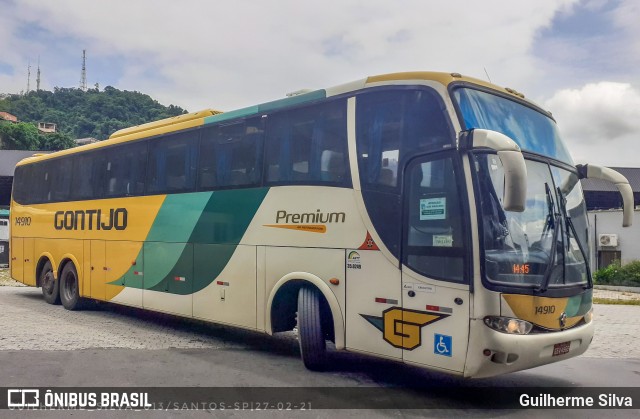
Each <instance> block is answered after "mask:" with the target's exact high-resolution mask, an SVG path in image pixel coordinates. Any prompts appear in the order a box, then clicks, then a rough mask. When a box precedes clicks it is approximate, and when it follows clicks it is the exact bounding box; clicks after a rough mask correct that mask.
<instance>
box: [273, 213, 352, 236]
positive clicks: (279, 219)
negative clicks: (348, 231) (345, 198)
mask: <svg viewBox="0 0 640 419" xmlns="http://www.w3.org/2000/svg"><path fill="white" fill-rule="evenodd" d="M346 219H347V215H346V214H345V213H344V212H322V211H320V210H319V209H317V210H316V212H305V213H295V212H293V213H292V212H287V211H284V210H280V211H277V212H276V223H275V224H265V225H264V226H265V227H275V228H285V229H289V230H299V231H307V232H311V233H326V232H327V224H332V223H344V222H345V221H346Z"/></svg>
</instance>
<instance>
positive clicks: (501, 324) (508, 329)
mask: <svg viewBox="0 0 640 419" xmlns="http://www.w3.org/2000/svg"><path fill="white" fill-rule="evenodd" d="M484 324H486V325H487V326H489V327H490V328H492V329H493V330H497V331H498V332H502V333H508V334H510V335H526V334H528V333H529V332H530V331H531V329H532V328H533V325H532V324H531V323H529V322H527V321H524V320H520V319H514V318H511V317H499V316H487V317H485V318H484Z"/></svg>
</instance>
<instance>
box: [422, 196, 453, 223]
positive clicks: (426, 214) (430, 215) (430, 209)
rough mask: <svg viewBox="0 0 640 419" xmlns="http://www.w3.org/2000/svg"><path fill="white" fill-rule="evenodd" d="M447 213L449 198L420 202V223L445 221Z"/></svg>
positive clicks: (429, 199) (428, 199)
mask: <svg viewBox="0 0 640 419" xmlns="http://www.w3.org/2000/svg"><path fill="white" fill-rule="evenodd" d="M446 212H447V198H444V197H443V198H427V199H421V200H420V221H425V220H444V219H445V214H446Z"/></svg>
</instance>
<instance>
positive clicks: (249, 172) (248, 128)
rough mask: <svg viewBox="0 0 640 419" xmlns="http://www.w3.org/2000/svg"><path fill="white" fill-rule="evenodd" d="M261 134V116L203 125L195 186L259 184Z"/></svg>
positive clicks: (200, 187)
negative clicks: (210, 125) (212, 125)
mask: <svg viewBox="0 0 640 419" xmlns="http://www.w3.org/2000/svg"><path fill="white" fill-rule="evenodd" d="M262 135H263V130H262V118H250V119H247V120H242V121H239V122H235V123H232V124H227V125H222V126H214V127H211V128H206V129H205V130H204V131H203V134H202V141H201V144H200V161H199V164H198V167H199V169H198V171H199V172H198V179H199V180H198V188H199V189H200V190H207V189H215V188H225V187H231V186H257V185H259V184H260V180H261V179H260V175H261V173H262V169H261V163H262V158H261V156H262Z"/></svg>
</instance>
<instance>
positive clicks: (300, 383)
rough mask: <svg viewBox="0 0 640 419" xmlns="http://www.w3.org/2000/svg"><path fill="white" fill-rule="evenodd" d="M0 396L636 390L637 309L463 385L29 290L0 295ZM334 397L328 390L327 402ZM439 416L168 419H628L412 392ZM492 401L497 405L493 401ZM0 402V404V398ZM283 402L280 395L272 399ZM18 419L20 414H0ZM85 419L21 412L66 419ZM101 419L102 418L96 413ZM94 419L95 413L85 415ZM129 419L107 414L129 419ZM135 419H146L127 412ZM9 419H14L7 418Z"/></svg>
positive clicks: (603, 309)
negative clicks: (326, 362)
mask: <svg viewBox="0 0 640 419" xmlns="http://www.w3.org/2000/svg"><path fill="white" fill-rule="evenodd" d="M0 310H1V311H0V312H1V313H2V319H3V321H2V325H1V328H0V386H2V387H9V386H11V387H14V386H15V387H32V386H39V387H44V386H51V387H54V386H55V387H60V386H68V387H75V386H80V387H87V386H92V387H97V386H118V387H122V386H127V387H145V386H154V387H158V386H160V387H175V386H189V387H256V386H257V387H260V386H264V387H328V388H338V389H339V388H346V387H349V388H353V387H355V388H361V389H362V388H367V387H373V388H375V389H380V388H384V389H393V391H399V392H400V394H402V393H406V394H411V395H415V394H416V393H415V392H416V390H415V387H416V386H419V385H422V384H424V383H429V384H430V385H436V386H443V387H450V388H451V389H452V392H453V393H455V389H456V388H461V387H466V386H469V385H472V386H477V387H481V388H485V387H502V388H514V387H592V386H593V387H603V388H608V387H639V386H640V345H639V344H638V343H639V340H640V338H639V336H640V306H614V305H597V306H596V309H595V321H596V322H597V323H596V325H597V330H596V338H595V339H594V342H593V344H592V348H591V349H589V351H587V353H586V354H585V355H583V356H581V357H578V358H574V359H570V360H567V361H564V362H561V363H556V364H552V365H547V366H543V367H538V368H535V369H531V370H528V371H522V372H518V373H514V374H509V375H505V376H500V377H494V378H489V379H482V380H474V381H469V380H464V379H459V378H455V377H450V376H446V375H442V374H436V373H430V372H428V371H425V370H421V369H418V368H413V367H408V366H404V365H401V364H397V363H393V362H389V361H384V360H377V359H371V358H367V357H363V356H360V355H355V354H349V353H334V354H332V358H331V359H332V364H333V368H332V369H331V370H330V371H327V372H323V373H314V372H310V371H308V370H306V369H305V368H304V366H303V365H302V362H301V361H300V359H299V351H298V347H297V341H296V339H295V336H293V335H292V334H282V335H276V336H274V337H269V336H266V335H262V334H258V333H253V332H248V331H243V330H238V329H233V328H227V327H220V326H215V325H208V324H204V323H201V322H194V321H190V320H184V319H179V318H175V317H172V316H166V315H158V314H153V313H148V312H144V311H141V310H137V309H131V308H125V307H118V306H114V305H109V304H101V305H99V306H96V307H94V308H93V309H90V310H87V311H82V312H69V311H67V310H64V308H62V307H61V306H51V305H48V304H46V303H45V302H44V301H43V300H42V298H41V296H40V290H39V289H33V288H19V287H0ZM339 391H340V390H336V392H339ZM417 395H418V396H419V397H423V398H426V399H428V400H431V401H433V403H434V405H435V406H440V405H442V406H446V409H442V408H435V409H429V410H400V409H397V408H392V409H387V410H376V411H373V410H370V411H363V410H353V409H352V410H340V411H339V412H336V411H333V410H313V406H312V410H311V411H304V412H278V411H273V410H270V411H267V412H265V411H262V412H248V411H243V410H239V411H229V410H226V411H215V410H214V411H212V410H209V411H173V410H172V411H169V412H163V413H164V415H163V416H165V417H166V416H167V415H169V416H176V417H201V416H207V417H211V416H213V417H216V416H224V417H245V416H248V415H251V416H255V415H258V414H259V415H261V416H268V417H280V416H283V417H284V416H287V417H291V416H292V415H293V414H295V416H299V417H364V416H366V417H405V416H410V417H413V416H418V417H451V416H460V415H464V416H472V417H496V416H509V417H511V416H513V417H541V416H549V417H551V416H558V415H561V416H564V417H580V418H584V417H602V416H606V417H637V415H638V413H639V411H638V410H636V411H635V412H634V411H629V410H607V411H606V412H605V411H604V410H575V411H566V410H563V411H559V412H553V411H548V410H547V411H544V412H541V411H537V410H478V409H474V407H477V406H474V405H473V404H469V403H465V402H464V400H460V403H459V404H458V403H457V399H456V397H455V395H454V396H451V395H448V396H446V397H443V396H442V395H441V394H438V395H434V394H430V393H429V392H428V391H423V390H419V391H418V393H417ZM496 396H497V397H499V395H496ZM3 397H4V396H3ZM283 398H286V394H283ZM4 413H7V414H11V415H20V417H24V415H25V412H8V411H5V412H0V416H4ZM69 413H75V415H77V416H78V417H83V416H84V414H86V413H87V412H60V411H58V412H27V416H29V417H51V416H56V417H67V416H68V414H69ZM100 413H101V415H104V414H105V412H100ZM94 414H95V412H94ZM131 414H132V413H131V412H108V413H107V415H108V416H109V417H130V415H131ZM134 414H135V415H136V416H149V417H153V416H156V415H157V412H144V411H143V412H135V413H134ZM16 417H17V416H16Z"/></svg>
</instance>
